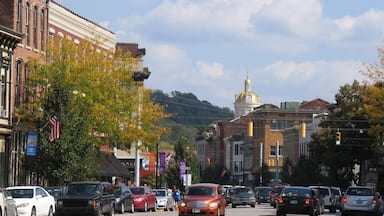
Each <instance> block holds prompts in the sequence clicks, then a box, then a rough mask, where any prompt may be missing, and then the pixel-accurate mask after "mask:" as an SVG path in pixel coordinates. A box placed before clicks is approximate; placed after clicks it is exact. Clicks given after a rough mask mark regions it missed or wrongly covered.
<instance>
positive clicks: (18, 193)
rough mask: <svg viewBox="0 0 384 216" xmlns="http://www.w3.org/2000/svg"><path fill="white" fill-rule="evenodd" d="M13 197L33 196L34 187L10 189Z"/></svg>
mask: <svg viewBox="0 0 384 216" xmlns="http://www.w3.org/2000/svg"><path fill="white" fill-rule="evenodd" d="M8 191H9V192H10V193H11V196H12V198H15V199H16V198H33V189H9V190H8Z"/></svg>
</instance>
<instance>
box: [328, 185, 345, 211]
mask: <svg viewBox="0 0 384 216" xmlns="http://www.w3.org/2000/svg"><path fill="white" fill-rule="evenodd" d="M331 191H332V194H333V196H334V197H335V202H336V209H341V202H342V198H343V194H342V193H341V190H340V188H339V187H331Z"/></svg>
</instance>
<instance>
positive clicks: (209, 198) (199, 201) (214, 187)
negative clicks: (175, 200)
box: [179, 183, 226, 216]
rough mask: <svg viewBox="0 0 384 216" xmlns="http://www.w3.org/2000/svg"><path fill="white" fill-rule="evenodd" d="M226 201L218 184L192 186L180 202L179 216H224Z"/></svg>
mask: <svg viewBox="0 0 384 216" xmlns="http://www.w3.org/2000/svg"><path fill="white" fill-rule="evenodd" d="M225 206H226V201H225V198H224V196H223V194H221V193H220V186H219V185H218V184H211V183H200V184H192V185H190V186H189V187H188V188H187V189H186V193H185V195H184V197H183V199H182V200H181V203H180V207H179V216H188V215H215V216H216V215H219V216H224V215H225Z"/></svg>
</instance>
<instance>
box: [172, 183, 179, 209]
mask: <svg viewBox="0 0 384 216" xmlns="http://www.w3.org/2000/svg"><path fill="white" fill-rule="evenodd" d="M173 199H174V200H175V202H176V209H179V206H180V201H181V192H180V190H179V188H176V191H175V192H174V193H173Z"/></svg>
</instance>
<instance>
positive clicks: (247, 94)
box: [235, 76, 260, 105]
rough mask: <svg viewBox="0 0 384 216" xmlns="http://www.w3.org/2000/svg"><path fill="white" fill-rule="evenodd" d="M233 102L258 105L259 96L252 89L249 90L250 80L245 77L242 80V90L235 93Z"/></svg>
mask: <svg viewBox="0 0 384 216" xmlns="http://www.w3.org/2000/svg"><path fill="white" fill-rule="evenodd" d="M235 103H243V104H251V105H259V104H260V97H259V95H257V94H256V93H254V92H253V91H251V80H249V79H248V76H247V79H246V80H245V82H244V91H243V92H241V93H240V94H238V95H236V100H235Z"/></svg>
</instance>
